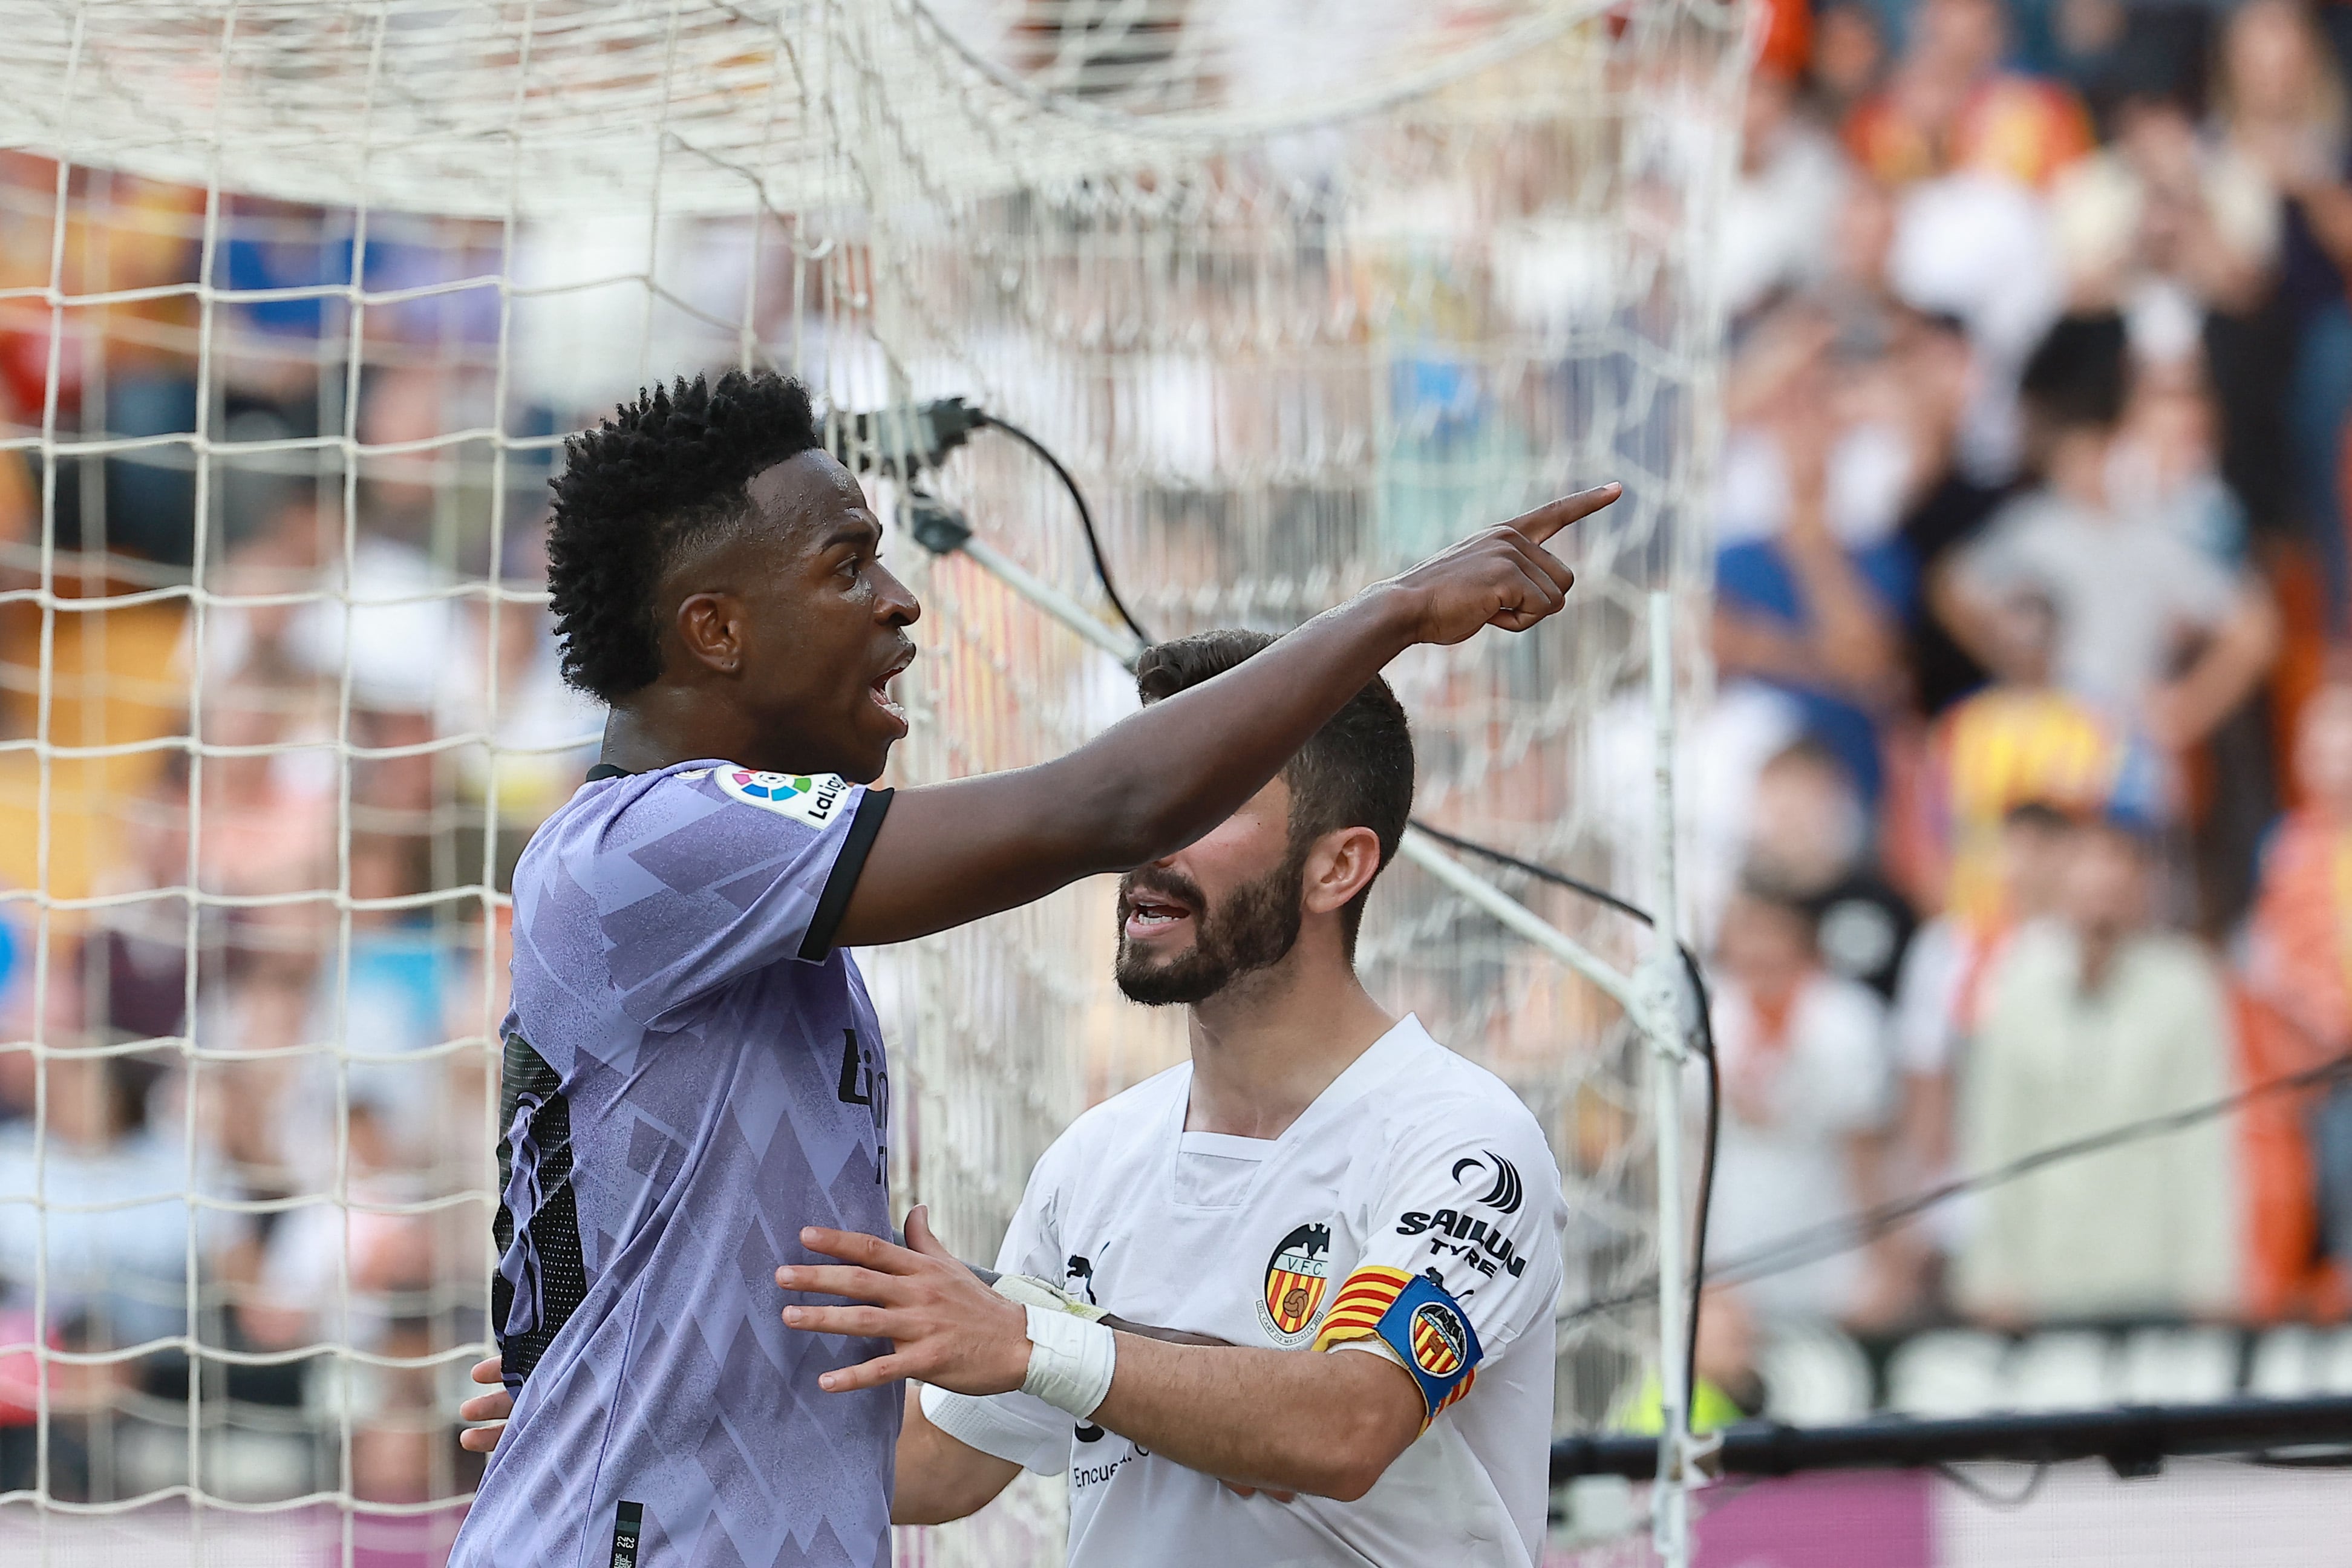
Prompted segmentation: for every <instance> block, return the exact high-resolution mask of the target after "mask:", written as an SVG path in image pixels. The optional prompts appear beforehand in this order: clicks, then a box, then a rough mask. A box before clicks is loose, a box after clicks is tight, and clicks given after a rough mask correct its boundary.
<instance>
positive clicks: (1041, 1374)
mask: <svg viewBox="0 0 2352 1568" xmlns="http://www.w3.org/2000/svg"><path fill="white" fill-rule="evenodd" d="M1025 1310H1026V1311H1027V1312H1028V1314H1029V1375H1028V1376H1027V1377H1025V1378H1023V1379H1022V1380H1021V1392H1022V1393H1024V1394H1034V1395H1036V1396H1037V1397H1038V1398H1040V1399H1042V1400H1044V1401H1045V1403H1046V1404H1048V1405H1053V1406H1054V1407H1055V1409H1057V1410H1066V1411H1068V1412H1069V1413H1070V1414H1071V1415H1075V1416H1076V1417H1077V1418H1078V1419H1079V1420H1081V1421H1084V1420H1086V1419H1087V1417H1089V1416H1091V1415H1093V1414H1094V1413H1095V1409H1096V1407H1097V1406H1098V1405H1101V1404H1102V1402H1103V1400H1104V1398H1105V1397H1106V1396H1108V1394H1109V1393H1110V1378H1111V1371H1112V1363H1114V1362H1116V1361H1117V1360H1118V1341H1117V1340H1116V1339H1115V1338H1113V1337H1112V1334H1111V1331H1109V1330H1108V1329H1107V1328H1105V1327H1103V1325H1102V1324H1100V1323H1090V1322H1087V1321H1086V1320H1085V1319H1083V1318H1076V1317H1073V1316H1071V1315H1070V1314H1069V1313H1067V1312H1057V1311H1055V1310H1052V1309H1051V1308H1047V1307H1040V1306H1036V1305H1034V1303H1033V1304H1032V1305H1030V1306H1029V1307H1027V1308H1026V1309H1025Z"/></svg>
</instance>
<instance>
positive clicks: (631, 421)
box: [547, 370, 824, 702]
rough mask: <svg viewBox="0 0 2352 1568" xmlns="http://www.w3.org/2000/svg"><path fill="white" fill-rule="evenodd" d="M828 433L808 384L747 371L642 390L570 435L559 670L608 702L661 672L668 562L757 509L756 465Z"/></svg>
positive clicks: (557, 601)
mask: <svg viewBox="0 0 2352 1568" xmlns="http://www.w3.org/2000/svg"><path fill="white" fill-rule="evenodd" d="M823 446H824V434H823V432H822V430H821V429H820V428H819V426H818V424H817V419H816V415H815V411H814V408H813V407H812V406H811V405H810V403H809V395H808V389H807V388H806V387H804V386H803V385H802V384H800V383H799V382H797V381H794V380H793V379H792V378H791V377H789V376H782V375H778V374H774V373H773V372H772V371H748V372H747V371H740V370H730V371H729V372H728V373H727V374H724V375H722V376H720V377H719V380H718V382H717V384H711V383H709V382H707V381H705V380H704V379H703V378H702V377H701V376H696V377H695V378H694V380H693V381H692V382H688V381H687V380H686V379H685V378H684V377H680V378H679V379H678V380H677V382H676V383H675V384H672V385H670V386H667V387H660V386H656V387H655V388H654V389H653V391H652V392H651V393H645V392H640V393H639V394H638V395H637V399H636V401H635V402H634V403H625V404H623V405H620V407H619V408H617V409H615V410H614V415H613V417H612V418H610V419H607V420H604V421H603V422H602V423H600V424H599V425H598V426H596V427H595V428H594V429H593V430H584V431H582V432H581V433H580V434H579V435H577V436H573V437H571V438H569V439H568V440H566V441H565V442H564V443H563V451H564V457H565V459H566V460H565V463H564V466H563V471H562V473H561V474H559V475H557V476H556V477H555V479H553V480H552V481H551V483H550V486H549V488H550V489H552V490H553V491H554V492H555V503H554V507H553V510H552V511H551V515H550V520H549V523H548V531H547V586H548V593H549V596H550V599H551V603H552V605H553V608H554V612H555V635H556V637H557V638H558V639H559V641H560V642H561V644H562V668H563V679H565V680H567V681H569V682H570V683H571V684H572V685H573V686H575V687H577V688H579V689H581V690H583V691H584V692H586V693H588V695H590V696H591V697H594V698H597V699H599V700H603V701H605V702H613V701H615V700H619V699H621V698H623V697H625V696H627V695H628V694H629V693H631V692H633V691H635V690H638V689H641V688H644V687H646V686H650V685H652V684H653V683H654V681H656V679H660V676H661V627H660V626H659V625H658V624H657V618H656V615H655V610H654V593H655V590H656V587H657V586H658V585H659V584H660V582H661V578H662V574H663V573H665V572H667V570H668V569H669V567H670V565H671V564H672V563H674V562H676V561H677V558H678V557H679V555H680V554H682V553H683V552H686V551H687V550H688V549H689V548H691V547H692V546H695V545H698V544H701V543H704V542H707V541H709V540H710V539H713V538H715V537H717V536H719V535H720V534H722V533H724V532H725V531H728V530H729V529H731V528H734V527H736V526H739V525H740V524H741V523H742V522H743V521H744V520H745V519H747V518H748V517H750V515H751V496H750V495H749V494H748V493H747V492H746V490H745V489H744V487H745V485H746V484H747V483H749V482H750V480H751V476H752V475H754V474H757V473H761V472H762V471H764V470H766V469H768V468H773V467H774V466H775V465H776V464H778V463H781V462H782V461H784V460H785V459H786V458H794V457H798V456H799V455H800V454H801V453H803V452H807V451H813V450H815V449H816V448H818V447H823Z"/></svg>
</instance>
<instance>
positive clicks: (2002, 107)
mask: <svg viewBox="0 0 2352 1568" xmlns="http://www.w3.org/2000/svg"><path fill="white" fill-rule="evenodd" d="M2008 33H2009V24H2008V19H2007V17H2006V16H2005V15H2004V13H2003V10H2002V7H2001V5H2000V0H1921V4H1920V5H1919V6H1918V8H1917V10H1916V11H1915V12H1914V13H1913V14H1912V17H1911V38H1910V44H1909V47H1907V48H1906V50H1905V51H1904V55H1903V58H1902V59H1901V61H1899V62H1898V63H1897V64H1896V66H1895V71H1894V74H1893V76H1892V77H1891V78H1890V79H1889V80H1888V81H1887V83H1886V85H1885V87H1884V88H1882V89H1879V91H1878V92H1876V93H1874V94H1873V95H1872V96H1871V97H1869V98H1867V99H1865V100H1863V101H1862V102H1861V103H1860V104H1859V105H1857V106H1856V107H1855V109H1854V110H1853V113H1852V114H1851V115H1850V116H1849V117H1848V118H1847V120H1846V122H1845V126H1844V136H1845V143H1846V146H1847V148H1848V149H1849V150H1850V151H1851V152H1852V153H1853V157H1854V160H1855V161H1856V162H1857V163H1859V164H1860V165H1861V166H1862V168H1863V169H1864V172H1865V173H1867V174H1870V175H1872V176H1873V177H1874V178H1876V179H1880V180H1885V181H1887V182H1888V183H1890V184H1905V183H1908V182H1910V181H1913V180H1924V179H1929V178H1933V177H1934V176H1936V175H1938V174H1949V173H1953V172H1955V171H1966V172H1970V173H1978V174H1992V175H1996V176H1998V177H2000V178H2003V179H2009V180H2015V181H2018V182H2020V183H2021V184H2027V185H2034V186H2041V185H2046V184H2048V183H2049V182H2050V180H2051V179H2052V178H2053V176H2054V175H2055V174H2057V173H2058V171H2059V170H2061V169H2063V168H2064V167H2065V166H2066V165H2067V164H2069V163H2073V162H2074V160H2075V159H2077V158H2080V157H2081V156H2083V155H2084V153H2087V152H2089V151H2090V150H2091V146H2092V136H2091V124H2090V119H2089V117H2088V116H2087V115H2086V114H2084V111H2083V106H2082V105H2081V104H2080V103H2079V102H2077V101H2076V100H2075V98H2074V94H2073V93H2071V92H2069V91H2067V90H2066V89H2064V88H2063V87H2061V86H2059V85H2058V84H2057V83H2055V82H2050V81H2044V80H2041V79H2036V78H2033V77H2029V76H2022V75H2019V74H2017V73H2015V72H2012V71H2009V70H2005V69H2003V68H2002V66H2001V59H2002V56H2003V55H2004V53H2005V52H2006V51H2007V48H2008Z"/></svg>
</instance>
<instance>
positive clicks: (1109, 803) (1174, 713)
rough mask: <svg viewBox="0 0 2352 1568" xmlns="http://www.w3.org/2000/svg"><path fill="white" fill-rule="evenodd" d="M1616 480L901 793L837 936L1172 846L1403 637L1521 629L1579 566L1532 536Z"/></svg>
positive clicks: (940, 919) (1542, 537) (1249, 791)
mask: <svg viewBox="0 0 2352 1568" xmlns="http://www.w3.org/2000/svg"><path fill="white" fill-rule="evenodd" d="M1618 493H1619V489H1618V487H1616V486H1614V485H1606V486H1602V487H1601V488H1600V489H1591V490H1585V491H1582V492H1581V493H1580V494H1577V495H1573V496H1570V497H1567V498H1566V499H1564V500H1558V501H1554V502H1552V503H1551V504H1550V505H1549V506H1546V507H1542V508H1539V509H1538V510H1535V511H1532V512H1529V513H1528V514H1527V515H1526V516H1525V517H1522V518H1519V519H1517V520H1516V521H1513V522H1510V523H1507V524H1505V525H1503V526H1501V527H1499V528H1494V529H1489V530H1487V531H1486V532H1484V533H1481V534H1478V535H1476V536H1475V537H1474V538H1471V539H1468V540H1465V541H1464V542H1461V543H1459V544H1456V545H1454V547H1453V548H1452V549H1450V550H1448V551H1446V552H1444V553H1443V554H1441V555H1438V556H1436V557H1434V558H1433V559H1432V560H1430V561H1428V562H1426V563H1423V564H1422V565H1420V566H1417V567H1415V568H1414V569H1413V570H1412V571H1410V572H1408V573H1406V574H1403V575H1402V576H1400V577H1395V578H1391V580H1389V581H1388V582H1386V583H1382V584H1377V585H1375V586H1373V587H1371V588H1368V589H1366V590H1365V591H1364V592H1362V593H1361V594H1359V595H1356V596H1355V597H1354V598H1352V599H1350V600H1349V601H1348V602H1347V603H1346V604H1344V605H1340V606H1339V607H1338V608H1337V609H1334V610H1330V611H1328V612H1326V613H1325V614H1323V615H1321V616H1317V617H1316V618H1315V619H1314V620H1312V621H1309V622H1308V623H1307V625H1305V626H1301V627H1299V628H1298V629H1297V631H1295V632H1292V633H1291V634H1290V635H1289V636H1287V637H1284V638H1283V639H1282V640H1281V641H1280V642H1278V643H1276V644H1275V645H1274V646H1273V647H1270V648H1268V649H1266V650H1265V652H1264V653H1262V654H1259V655H1258V656H1257V657H1255V658H1252V659H1250V660H1249V661H1248V662H1247V663H1245V664H1243V665H1242V666H1241V667H1240V668H1236V669H1233V670H1230V671H1228V672H1227V673H1225V674H1223V675H1221V676H1219V677H1217V678H1216V679H1214V680H1211V681H1207V682H1204V683H1203V684H1202V685H1201V686H1198V687H1195V688H1193V689H1191V690H1189V691H1185V692H1182V693H1181V694H1180V695H1178V696H1175V697H1171V698H1170V699H1168V700H1166V701H1164V702H1156V703H1153V704H1152V705H1151V706H1150V708H1147V709H1146V710H1143V711H1142V712H1140V713H1138V714H1136V715H1134V716H1133V717H1131V718H1129V719H1126V720H1123V721H1120V722H1119V723H1118V724H1115V725H1113V726H1111V728H1110V729H1108V730H1107V731H1104V732H1103V733H1102V734H1101V735H1099V736H1097V737H1096V738H1095V739H1094V740H1092V741H1090V742H1087V744H1085V745H1083V746H1081V747H1079V748H1078V749H1077V750H1076V751H1074V752H1070V753H1069V754H1068V755H1066V756H1064V757H1060V758H1057V759H1055V761H1053V762H1050V763H1042V764H1040V765H1038V766H1036V767H1032V768H1022V769H1017V770H1015V771H1013V772H1010V773H988V774H983V775H982V776H980V777H977V778H970V779H960V780H957V781H956V782H954V783H952V784H937V785H932V786H929V787H925V788H920V789H908V790H904V791H901V792H900V793H899V794H898V796H897V798H896V799H894V800H893V801H892V802H891V805H890V812H889V815H888V816H887V817H886V818H884V820H883V824H882V831H881V833H880V834H879V836H878V837H877V838H876V839H875V842H874V847H873V850H872V852H871V854H870V855H869V856H868V857H867V859H866V869H865V872H864V874H863V875H862V876H861V877H860V878H859V879H858V883H857V889H856V893H854V894H853V895H852V896H851V898H850V900H849V906H848V909H847V910H846V911H845V913H844V914H843V916H842V921H841V924H840V926H839V928H838V929H837V931H835V942H836V943H837V944H839V945H843V946H862V945H867V944H872V943H879V942H904V941H907V940H908V939H909V938H912V937H918V936H924V935H928V934H929V933H930V932H932V931H944V930H947V929H949V928H950V927H953V926H959V925H963V924H965V923H967V922H969V921H974V920H978V919H980V918H981V917H982V916H983V915H990V914H994V913H996V912H997V911H999V910H1008V909H1013V908H1015V907H1017V906H1019V905H1022V904H1025V903H1029V902H1031V901H1033V900H1036V899H1040V898H1043V897H1044V896H1045V894H1047V893H1050V892H1052V891H1053V890H1054V889H1056V888H1060V887H1062V886H1064V885H1066V884H1067V883H1069V882H1073V881H1076V879H1079V878H1081V877H1087V876H1092V875H1094V874H1096V873H1097V872H1103V871H1118V870H1124V869H1126V868H1129V867H1132V866H1138V865H1140V864H1142V863H1143V862H1144V861H1146V860H1149V859H1150V858H1153V857H1154V856H1157V855H1164V854H1167V853H1169V852H1171V851H1172V850H1175V849H1179V848H1181V847H1183V846H1184V845H1186V844H1189V843H1191V842H1192V840H1193V839H1195V838H1197V837H1200V836H1201V835H1202V834H1203V833H1205V832H1207V831H1208V830H1209V829H1210V828H1212V827H1213V826H1216V825H1217V824H1218V823H1220V822H1222V821H1223V820H1224V819H1225V818H1226V817H1227V816H1231V815H1232V814H1233V812H1234V809H1235V808H1236V807H1238V806H1239V805H1241V804H1242V803H1243V802H1244V801H1246V800H1248V799H1249V798H1250V797H1251V796H1252V795H1255V794H1256V793H1257V792H1258V791H1259V790H1260V789H1262V788H1264V787H1265V784H1266V781H1267V780H1269V779H1271V778H1272V777H1274V775H1275V773H1277V772H1278V771H1280V769H1281V768H1282V766H1283V764H1284V763H1286V762H1288V761H1289V760H1290V757H1291V754H1292V753H1293V752H1296V751H1297V749H1298V748H1299V747H1300V746H1301V745H1303V744H1305V743H1306V742H1307V739H1308V738H1309V737H1310V736H1312V735H1313V734H1314V733H1315V731H1317V730H1318V729H1320V728H1321V727H1322V726H1323V723H1324V721H1326V720H1328V719H1329V718H1330V717H1331V715H1332V714H1334V713H1336V712H1338V711H1339V709H1340V708H1341V707H1342V706H1343V705H1345V704H1346V702H1347V701H1348V700H1349V698H1351V697H1352V696H1354V695H1355V693H1356V692H1357V691H1359V690H1360V689H1362V688H1363V686H1364V684H1365V683H1366V682H1367V681H1369V680H1370V679H1372V677H1374V676H1375V675H1377V674H1379V673H1380V671H1381V667H1382V666H1384V665H1386V664H1387V663H1388V662H1389V661H1390V660H1391V659H1392V658H1395V657H1396V656H1397V655H1398V654H1400V653H1402V652H1403V651H1404V650H1405V649H1406V648H1407V647H1412V646H1413V645H1414V644H1417V643H1433V644H1441V645H1443V644H1452V643H1458V642H1463V641H1465V640H1467V639H1468V638H1469V637H1472V636H1473V635H1475V633H1476V632H1477V631H1478V629H1479V628H1480V627H1482V626H1499V627H1502V628H1503V629H1504V630H1507V631H1523V630H1525V629H1526V628H1528V626H1533V625H1535V624H1536V623H1537V622H1538V621H1540V620H1542V619H1543V618H1544V617H1545V616H1549V615H1551V614H1552V613H1553V612H1555V611H1557V610H1559V608H1560V607H1561V606H1562V605H1564V604H1565V603H1566V602H1567V594H1568V590H1569V587H1570V584H1572V583H1573V582H1574V581H1575V578H1574V575H1573V574H1571V573H1570V571H1569V569H1568V568H1567V566H1565V565H1564V564H1562V563H1560V561H1559V559H1558V558H1557V557H1556V556H1554V555H1552V554H1551V552H1549V551H1547V550H1545V549H1544V548H1543V542H1544V541H1546V540H1548V539H1549V538H1550V537H1551V536H1552V535H1553V534H1555V533H1557V532H1559V531H1560V530H1561V529H1563V528H1565V527H1567V526H1568V525H1569V524H1570V523H1571V522H1574V521H1577V520H1579V519H1580V518H1583V517H1586V516H1589V515H1590V514H1591V513H1592V512H1594V511H1597V510H1600V509H1601V508H1602V507H1604V506H1606V505H1608V504H1609V503H1610V502H1611V501H1612V500H1615V499H1616V498H1617V495H1618Z"/></svg>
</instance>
